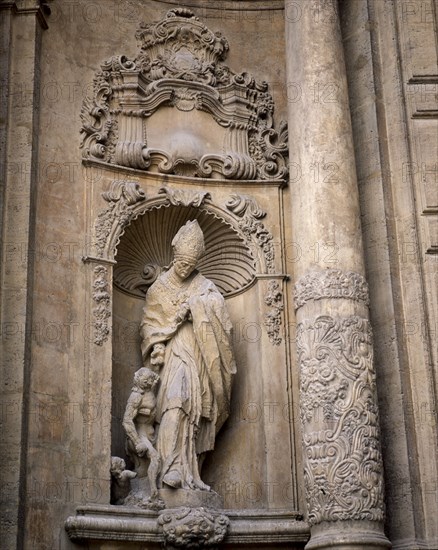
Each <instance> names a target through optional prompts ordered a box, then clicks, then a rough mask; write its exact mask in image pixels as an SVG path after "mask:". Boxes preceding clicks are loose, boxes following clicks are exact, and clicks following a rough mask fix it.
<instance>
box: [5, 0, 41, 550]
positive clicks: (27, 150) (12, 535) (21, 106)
mask: <svg viewBox="0 0 438 550" xmlns="http://www.w3.org/2000/svg"><path fill="white" fill-rule="evenodd" d="M42 4H43V2H40V1H39V0H16V1H15V2H12V1H5V0H2V1H0V37H1V38H0V69H1V74H2V94H1V97H0V104H1V107H0V115H1V116H0V119H1V123H0V151H1V153H0V182H1V183H0V204H2V211H1V212H0V235H1V246H0V265H1V266H2V267H1V272H0V311H1V315H0V321H1V346H0V364H1V365H2V385H1V386H2V387H1V390H0V392H1V402H2V426H1V432H2V444H1V447H0V461H1V464H2V476H1V479H0V486H1V489H2V490H1V493H2V499H1V501H2V502H1V508H2V515H1V524H2V527H4V531H3V534H2V541H1V542H2V545H4V547H5V548H15V545H17V546H18V547H21V544H22V537H23V531H24V530H23V518H24V514H25V510H24V495H25V493H26V484H25V477H26V476H25V475H23V473H24V472H25V470H26V463H27V461H26V459H27V431H28V430H27V428H28V422H29V418H28V416H29V400H28V391H29V379H30V357H29V355H30V352H29V350H30V335H31V333H32V278H33V264H34V249H35V247H34V232H35V228H34V212H35V193H36V184H37V170H36V167H37V161H36V155H37V151H38V147H37V141H38V111H39V92H40V90H39V49H40V39H41V32H42V29H46V28H47V23H46V21H45V18H44V14H43V10H42ZM0 210H1V209H0Z"/></svg>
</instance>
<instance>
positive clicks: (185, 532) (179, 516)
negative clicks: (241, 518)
mask: <svg viewBox="0 0 438 550" xmlns="http://www.w3.org/2000/svg"><path fill="white" fill-rule="evenodd" d="M229 523H230V520H229V518H228V517H227V516H226V515H225V514H221V513H219V512H217V511H216V510H210V509H207V508H203V507H199V508H175V509H170V510H165V511H164V512H162V513H161V514H160V516H159V518H158V525H159V526H160V527H161V528H162V530H163V536H164V543H165V547H166V548H169V549H172V548H192V549H199V550H201V549H202V548H214V547H216V546H217V545H218V544H219V543H220V542H222V541H223V539H224V538H225V535H226V534H227V530H228V526H229Z"/></svg>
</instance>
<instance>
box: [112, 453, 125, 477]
mask: <svg viewBox="0 0 438 550" xmlns="http://www.w3.org/2000/svg"><path fill="white" fill-rule="evenodd" d="M125 468H126V463H125V461H124V460H123V458H120V457H118V456H112V457H111V467H110V472H111V473H112V474H119V473H121V472H123V470H124V469H125Z"/></svg>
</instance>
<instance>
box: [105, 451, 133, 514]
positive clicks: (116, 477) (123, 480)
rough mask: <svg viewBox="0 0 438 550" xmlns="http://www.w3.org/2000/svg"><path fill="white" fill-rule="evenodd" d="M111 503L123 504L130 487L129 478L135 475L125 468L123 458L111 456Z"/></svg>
mask: <svg viewBox="0 0 438 550" xmlns="http://www.w3.org/2000/svg"><path fill="white" fill-rule="evenodd" d="M110 472H111V504H124V502H125V499H126V497H127V496H128V493H129V491H130V489H131V479H133V478H134V477H136V476H137V474H136V473H135V472H131V470H126V464H125V461H124V460H123V458H119V457H118V456H112V457H111V468H110Z"/></svg>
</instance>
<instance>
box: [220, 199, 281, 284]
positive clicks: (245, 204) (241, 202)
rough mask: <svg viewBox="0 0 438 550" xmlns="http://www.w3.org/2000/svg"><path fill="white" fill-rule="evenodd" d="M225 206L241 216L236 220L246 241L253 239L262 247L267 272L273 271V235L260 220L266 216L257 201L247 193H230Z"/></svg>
mask: <svg viewBox="0 0 438 550" xmlns="http://www.w3.org/2000/svg"><path fill="white" fill-rule="evenodd" d="M226 207H227V208H228V210H230V211H231V212H232V213H233V214H234V215H235V216H236V217H238V218H241V219H240V221H239V222H238V225H239V228H240V230H241V231H242V233H243V234H244V235H245V237H246V239H247V241H249V242H251V240H252V238H254V239H255V241H256V242H257V244H258V246H259V247H260V248H261V249H262V252H263V256H264V259H265V264H266V271H267V273H274V272H275V263H274V260H275V252H274V245H273V243H272V240H273V236H272V234H271V233H270V232H269V230H268V229H266V227H265V226H264V224H263V223H262V222H261V221H260V219H261V218H264V217H265V216H266V212H265V211H264V210H262V209H261V208H260V206H259V205H258V204H257V201H256V200H255V199H254V198H253V197H250V196H249V195H238V194H233V195H231V197H230V199H229V200H228V201H227V203H226Z"/></svg>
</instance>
